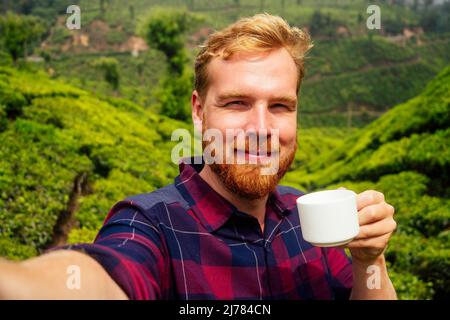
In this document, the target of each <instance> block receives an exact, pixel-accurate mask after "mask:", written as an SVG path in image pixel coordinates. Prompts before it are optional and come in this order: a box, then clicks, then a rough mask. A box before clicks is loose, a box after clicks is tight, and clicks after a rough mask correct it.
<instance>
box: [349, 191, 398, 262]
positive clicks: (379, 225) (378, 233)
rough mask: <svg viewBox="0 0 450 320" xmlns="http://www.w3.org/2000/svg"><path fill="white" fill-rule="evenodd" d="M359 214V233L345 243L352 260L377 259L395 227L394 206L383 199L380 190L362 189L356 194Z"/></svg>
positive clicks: (366, 260)
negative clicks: (362, 190)
mask: <svg viewBox="0 0 450 320" xmlns="http://www.w3.org/2000/svg"><path fill="white" fill-rule="evenodd" d="M356 205H357V209H358V215H359V226H360V230H359V234H358V235H357V236H356V237H355V239H353V241H352V242H350V243H349V244H347V245H346V247H347V248H349V249H350V253H351V255H352V259H353V260H357V261H361V262H371V261H375V260H377V259H378V258H379V257H380V256H381V255H382V254H383V253H384V250H385V249H386V247H387V244H388V241H389V239H390V237H391V235H392V233H393V232H394V231H395V229H396V228H397V223H396V222H395V220H394V211H395V210H394V207H393V206H392V205H390V204H388V203H386V202H385V200H384V195H383V194H382V193H381V192H378V191H374V190H367V191H364V192H362V193H360V194H358V195H357V196H356Z"/></svg>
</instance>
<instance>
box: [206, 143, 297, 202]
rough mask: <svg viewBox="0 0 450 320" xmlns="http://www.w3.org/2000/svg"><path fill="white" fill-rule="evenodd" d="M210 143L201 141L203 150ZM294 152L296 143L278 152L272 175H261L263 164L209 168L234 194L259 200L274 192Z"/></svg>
mask: <svg viewBox="0 0 450 320" xmlns="http://www.w3.org/2000/svg"><path fill="white" fill-rule="evenodd" d="M210 143H211V142H209V141H203V142H202V145H203V149H205V148H206V147H207V146H208V145H209V144H210ZM269 145H270V143H269ZM296 150H297V142H295V143H294V144H293V145H292V146H291V147H285V148H283V149H280V150H279V151H280V153H279V159H278V156H277V159H276V161H279V165H278V170H277V171H276V172H275V173H274V174H261V170H262V169H263V168H264V167H267V166H266V165H263V164H236V163H234V164H227V163H212V164H209V166H210V168H211V169H212V171H213V172H214V173H215V174H217V176H218V177H219V178H220V180H221V181H222V183H223V184H224V185H225V187H226V188H227V189H228V190H230V191H231V192H233V193H234V194H236V195H238V196H240V197H242V198H246V199H250V200H254V199H260V198H262V197H264V196H266V195H268V194H269V193H270V192H273V191H274V190H275V188H276V186H277V185H278V182H279V181H280V180H281V178H283V176H284V175H285V174H286V172H287V170H288V169H289V167H290V165H291V164H292V161H293V160H294V157H295V151H296ZM223 152H224V151H223ZM224 162H225V161H224Z"/></svg>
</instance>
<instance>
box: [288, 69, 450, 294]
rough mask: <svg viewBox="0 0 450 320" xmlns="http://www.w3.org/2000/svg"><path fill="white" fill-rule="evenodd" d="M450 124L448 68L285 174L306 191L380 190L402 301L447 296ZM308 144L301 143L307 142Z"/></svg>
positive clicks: (293, 184) (390, 255)
mask: <svg viewBox="0 0 450 320" xmlns="http://www.w3.org/2000/svg"><path fill="white" fill-rule="evenodd" d="M449 128H450V67H447V68H446V69H445V70H444V71H442V72H441V73H440V74H439V75H438V76H437V77H436V78H435V79H434V80H433V81H432V82H431V83H429V84H428V86H427V87H426V89H425V90H424V91H423V92H422V93H421V94H420V95H419V96H417V97H415V98H413V99H411V100H409V101H407V102H406V103H403V104H401V105H398V106H396V107H394V108H393V109H392V110H390V111H388V112H387V113H386V114H384V115H383V116H382V117H380V118H379V119H378V120H376V121H374V122H373V123H371V124H370V125H369V126H367V127H366V128H364V129H362V130H360V131H357V132H356V133H355V134H353V135H351V136H350V137H349V138H347V139H346V140H344V141H343V142H342V143H340V144H339V145H338V146H337V148H331V149H328V151H325V152H321V153H320V154H319V155H317V156H315V157H312V158H310V159H308V161H307V162H304V163H303V165H300V168H299V169H297V170H294V171H291V172H289V173H288V174H287V176H286V178H285V183H287V184H289V185H292V186H295V187H298V188H301V189H303V190H307V191H312V190H318V189H333V188H336V187H340V186H345V187H346V188H349V189H352V190H355V191H357V192H362V191H363V190H367V189H376V190H380V191H382V192H383V193H384V194H385V196H386V199H387V201H388V202H389V203H392V204H393V205H394V207H395V208H396V220H397V222H398V230H397V232H396V234H395V235H394V236H393V238H392V241H391V243H390V246H389V248H388V251H387V258H388V261H389V262H390V264H391V268H392V270H393V272H394V279H395V282H396V285H397V289H398V290H399V292H400V294H401V296H402V297H403V298H407V297H415V298H417V297H428V298H430V297H431V296H433V297H434V298H443V297H448V296H449V294H450V290H449V288H450V283H449V279H450V274H449V271H450V241H449V240H450V238H449V236H450V233H449V228H450V129H449ZM318 143H320V140H319V141H318ZM310 144H311V142H310V141H306V146H307V147H308V146H309V145H310ZM301 148H302V137H301V136H300V138H299V149H301ZM412 283H414V285H413V284H412Z"/></svg>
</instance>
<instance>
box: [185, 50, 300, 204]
mask: <svg viewBox="0 0 450 320" xmlns="http://www.w3.org/2000/svg"><path fill="white" fill-rule="evenodd" d="M208 76H209V79H210V83H209V88H208V91H207V93H206V97H204V101H201V99H200V98H199V97H198V95H197V93H196V92H194V95H193V101H192V102H193V118H194V121H197V122H199V121H201V123H202V125H203V131H205V130H206V129H211V128H214V129H218V130H219V131H220V132H221V133H222V136H223V137H224V141H223V143H224V145H225V142H226V141H225V137H226V134H227V130H230V129H231V130H236V129H241V130H243V131H244V132H246V133H247V134H250V135H251V134H254V135H258V134H259V135H261V136H265V137H266V138H267V140H268V141H267V143H264V145H268V147H269V157H267V156H264V153H263V152H260V151H261V148H263V147H261V145H260V144H258V148H257V149H256V150H251V149H249V143H248V142H249V141H248V140H247V143H246V144H245V146H238V145H237V144H233V146H232V147H231V148H232V149H233V152H234V153H235V156H236V157H237V156H243V157H244V158H245V159H246V161H247V162H250V161H252V162H251V163H253V164H227V163H225V164H212V165H211V169H212V170H213V171H214V172H215V173H216V174H217V175H218V176H219V177H220V178H221V180H222V181H223V182H224V184H225V186H227V187H228V188H229V189H230V190H231V191H233V192H234V193H237V194H238V195H240V196H243V197H245V198H251V199H252V198H253V199H256V198H260V197H263V196H265V195H267V194H268V193H269V192H271V191H272V190H273V189H274V188H275V186H276V185H277V184H278V181H279V180H280V179H281V177H282V176H283V175H284V174H285V172H286V171H287V169H288V167H289V166H290V164H291V163H292V160H293V158H294V154H295V150H296V146H297V144H296V129H297V80H298V74H297V68H296V65H295V63H294V61H293V59H292V57H291V56H290V55H289V53H288V52H287V51H286V49H284V48H282V49H276V50H272V51H270V52H264V53H256V54H251V55H250V54H235V55H233V56H232V57H231V58H230V59H228V60H223V59H221V58H214V59H213V60H212V61H211V62H210V64H209V66H208ZM276 131H278V135H273V134H272V133H271V132H276ZM272 140H276V141H273V143H272ZM278 142H279V144H278ZM271 143H272V144H271ZM207 145H208V143H205V144H204V147H206V146H207ZM271 145H275V146H276V147H275V150H270V146H271ZM269 160H271V161H277V162H278V166H277V169H278V170H277V172H275V173H274V174H271V175H262V174H261V168H262V167H263V164H267V163H268V162H267V161H269Z"/></svg>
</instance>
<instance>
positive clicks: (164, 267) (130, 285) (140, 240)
mask: <svg viewBox="0 0 450 320" xmlns="http://www.w3.org/2000/svg"><path fill="white" fill-rule="evenodd" d="M164 248H165V246H164V243H163V240H162V238H161V236H160V232H159V229H158V228H157V227H156V226H154V225H153V224H152V223H151V222H150V221H149V219H147V218H146V216H145V215H143V214H142V213H141V212H140V211H139V210H138V209H136V208H134V207H125V208H122V209H120V210H118V211H117V212H115V213H114V214H113V215H111V214H110V216H108V219H107V221H106V222H105V224H104V225H103V227H102V228H101V229H100V231H99V233H98V235H97V237H96V239H95V241H94V243H92V244H77V245H69V246H64V247H58V248H55V249H53V250H56V249H68V250H76V251H81V252H84V253H86V254H88V255H89V256H91V257H92V258H94V259H95V260H96V261H98V262H99V263H100V265H101V266H102V267H103V268H104V269H105V270H106V272H107V273H108V274H109V275H110V276H111V278H112V279H113V280H114V281H115V282H116V283H117V284H118V285H119V286H120V287H121V288H122V290H123V291H124V292H125V293H126V295H127V296H128V298H129V299H132V300H155V299H163V298H164V296H165V294H166V292H167V291H168V290H167V289H168V287H169V285H168V281H169V278H168V274H169V271H168V267H169V263H168V255H167V254H166V252H165V250H164Z"/></svg>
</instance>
